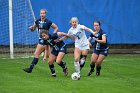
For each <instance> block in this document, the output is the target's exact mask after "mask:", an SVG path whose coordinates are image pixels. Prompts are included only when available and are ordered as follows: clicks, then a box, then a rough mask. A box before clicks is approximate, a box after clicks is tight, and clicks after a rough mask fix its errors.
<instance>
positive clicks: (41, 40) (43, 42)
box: [39, 39, 49, 45]
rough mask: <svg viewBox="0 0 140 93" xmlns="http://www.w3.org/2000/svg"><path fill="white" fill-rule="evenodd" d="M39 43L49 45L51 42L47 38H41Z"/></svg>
mask: <svg viewBox="0 0 140 93" xmlns="http://www.w3.org/2000/svg"><path fill="white" fill-rule="evenodd" d="M39 44H41V45H49V43H48V42H47V41H46V40H43V39H39Z"/></svg>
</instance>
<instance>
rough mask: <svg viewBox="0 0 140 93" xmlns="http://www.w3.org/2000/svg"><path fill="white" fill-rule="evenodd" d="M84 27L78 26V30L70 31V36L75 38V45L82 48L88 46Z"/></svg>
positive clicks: (71, 29)
mask: <svg viewBox="0 0 140 93" xmlns="http://www.w3.org/2000/svg"><path fill="white" fill-rule="evenodd" d="M84 27H85V26H84V25H80V24H78V25H77V27H76V28H73V27H71V28H70V29H69V31H68V34H69V35H71V36H72V37H74V38H75V45H79V46H81V47H82V46H85V45H87V44H88V39H87V37H86V34H85V30H84Z"/></svg>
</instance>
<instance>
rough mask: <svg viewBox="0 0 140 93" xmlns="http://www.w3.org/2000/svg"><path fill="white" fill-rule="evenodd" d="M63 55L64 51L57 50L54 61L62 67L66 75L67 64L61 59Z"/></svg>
mask: <svg viewBox="0 0 140 93" xmlns="http://www.w3.org/2000/svg"><path fill="white" fill-rule="evenodd" d="M64 56H65V53H64V52H59V53H58V56H57V58H56V63H57V64H58V65H59V66H60V67H62V68H63V72H64V75H65V76H67V75H68V69H67V66H66V63H65V62H63V61H62V59H63V58H64Z"/></svg>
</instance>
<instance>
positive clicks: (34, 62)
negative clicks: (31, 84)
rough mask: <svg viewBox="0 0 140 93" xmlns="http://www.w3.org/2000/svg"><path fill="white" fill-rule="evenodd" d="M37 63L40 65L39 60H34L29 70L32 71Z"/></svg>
mask: <svg viewBox="0 0 140 93" xmlns="http://www.w3.org/2000/svg"><path fill="white" fill-rule="evenodd" d="M37 63H38V58H34V59H33V61H32V63H31V65H30V67H29V69H30V70H32V69H33V68H34V66H35V65H36V64H37Z"/></svg>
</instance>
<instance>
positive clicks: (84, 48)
mask: <svg viewBox="0 0 140 93" xmlns="http://www.w3.org/2000/svg"><path fill="white" fill-rule="evenodd" d="M75 47H76V48H79V49H80V50H87V49H88V50H89V49H90V47H89V44H87V45H79V44H75Z"/></svg>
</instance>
